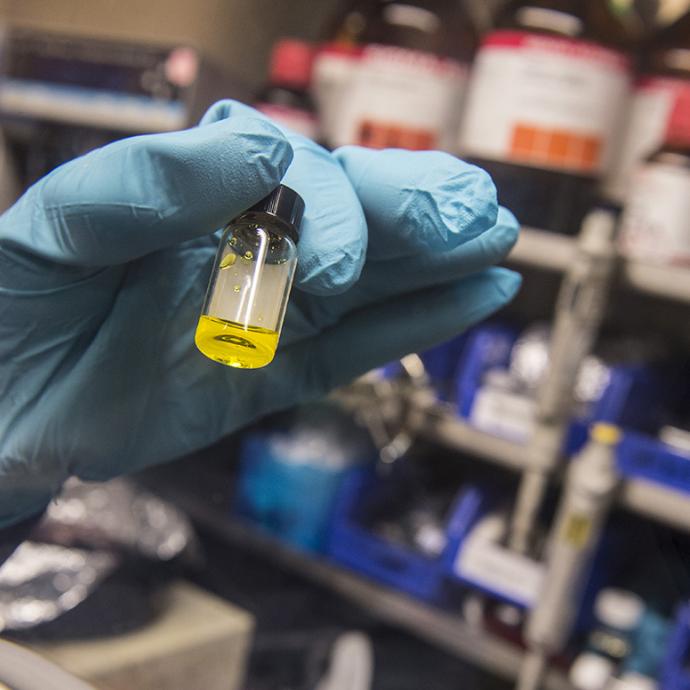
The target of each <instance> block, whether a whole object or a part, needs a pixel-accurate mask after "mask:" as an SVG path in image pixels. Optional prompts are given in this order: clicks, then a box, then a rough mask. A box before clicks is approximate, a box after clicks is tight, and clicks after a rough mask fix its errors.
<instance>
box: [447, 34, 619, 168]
mask: <svg viewBox="0 0 690 690" xmlns="http://www.w3.org/2000/svg"><path fill="white" fill-rule="evenodd" d="M628 94H629V68H628V61H627V59H626V58H625V57H624V56H623V55H621V54H619V53H617V52H615V51H612V50H608V49H607V48H603V47H601V46H598V45H596V44H593V43H588V42H585V41H579V40H574V39H566V38H556V37H551V36H541V35H535V34H531V33H527V32H523V31H495V32H493V33H491V34H490V35H489V36H488V37H487V39H486V40H485V42H484V43H483V45H482V48H481V49H480V51H479V54H478V56H477V59H476V62H475V66H474V71H473V75H472V79H471V82H470V86H469V93H468V101H467V109H466V112H465V116H464V118H463V123H462V126H461V128H460V138H459V145H460V152H461V153H462V154H464V155H471V156H478V157H482V158H488V159H492V160H498V161H505V162H513V163H518V164H523V165H529V166H534V167H539V168H546V169H553V170H561V171H566V172H573V173H578V174H583V175H599V174H601V173H602V172H603V171H605V170H606V169H607V167H608V166H609V165H610V161H611V158H612V154H613V151H614V149H615V139H616V135H617V134H618V130H619V126H620V119H621V116H622V114H623V110H624V106H625V103H626V100H627V97H628Z"/></svg>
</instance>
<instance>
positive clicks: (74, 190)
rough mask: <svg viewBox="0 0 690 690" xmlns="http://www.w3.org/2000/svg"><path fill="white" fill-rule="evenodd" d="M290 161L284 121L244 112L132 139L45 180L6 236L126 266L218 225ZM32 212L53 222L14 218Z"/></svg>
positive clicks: (79, 260) (11, 219)
mask: <svg viewBox="0 0 690 690" xmlns="http://www.w3.org/2000/svg"><path fill="white" fill-rule="evenodd" d="M291 160H292V147H291V146H290V144H289V142H288V140H287V139H286V138H285V136H284V135H283V134H282V133H281V132H280V131H279V130H278V129H277V128H276V127H274V126H273V125H271V124H270V123H269V122H267V121H266V120H264V119H262V118H255V117H251V116H248V115H244V114H243V115H241V116H238V117H233V118H229V119H225V120H222V121H219V122H215V123H213V124H209V125H207V126H203V127H195V128H193V129H188V130H184V131H181V132H170V133H165V134H153V135H145V136H139V137H133V138H130V139H124V140H121V141H118V142H115V143H114V144H110V145H108V146H105V147H103V148H102V149H97V150H96V151H93V152H91V153H89V154H87V155H85V156H83V157H81V158H78V159H76V160H74V161H71V162H70V163H67V164H65V165H63V166H61V167H60V168H58V169H57V170H55V171H53V172H52V173H51V174H50V175H48V176H47V177H45V178H44V179H43V180H41V181H40V182H38V183H37V184H36V185H35V186H34V187H33V188H31V190H29V192H28V193H27V195H25V197H24V198H23V199H22V200H20V202H18V204H17V205H15V207H13V208H12V209H10V211H9V212H8V213H7V214H5V216H4V217H3V218H2V221H0V239H2V238H8V237H9V239H10V240H12V241H13V242H14V243H15V244H16V245H18V246H20V247H22V248H23V249H25V250H27V251H28V252H29V253H33V254H36V255H39V256H41V257H42V258H46V259H49V260H52V261H56V262H58V263H64V264H73V265H79V266H104V265H112V264H118V263H124V262H126V261H129V260H132V259H135V258H138V257H140V256H143V255H145V254H148V253H150V252H153V251H156V250H158V249H161V248H163V247H166V246H170V245H174V244H177V243H179V242H183V241H185V240H189V239H192V238H195V237H199V236H202V235H205V234H208V233H211V232H213V231H214V230H216V229H217V228H219V227H221V226H222V225H224V224H225V223H226V222H228V221H229V220H231V219H232V218H233V217H235V216H237V215H238V214H239V213H241V212H242V211H243V210H245V209H247V208H249V207H250V206H252V205H253V204H254V203H256V202H257V201H259V200H260V199H261V198H262V197H264V196H266V194H268V193H269V192H270V191H271V190H273V189H274V188H275V187H276V186H277V185H278V184H279V183H280V180H281V179H282V177H283V175H284V174H285V171H286V170H287V168H288V166H289V164H290V162H291ZM29 212H30V213H31V214H32V216H31V217H35V216H34V215H33V214H34V213H39V214H41V215H42V216H43V217H44V220H45V221H47V222H40V223H32V224H31V232H29V233H27V232H26V227H27V225H28V224H29V223H28V222H27V221H26V220H24V222H21V217H15V216H21V214H22V213H29ZM15 234H16V236H13V235H15Z"/></svg>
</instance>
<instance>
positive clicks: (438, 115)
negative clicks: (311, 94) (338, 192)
mask: <svg viewBox="0 0 690 690" xmlns="http://www.w3.org/2000/svg"><path fill="white" fill-rule="evenodd" d="M466 82H467V69H466V68H465V67H464V66H463V65H462V64H461V63H459V62H457V61H455V60H450V59H443V58H439V57H436V56H435V55H432V54H430V53H425V52H421V51H416V50H407V49H404V48H395V47H392V46H382V45H369V46H367V47H366V48H365V49H364V52H363V54H362V57H361V58H360V61H359V64H358V66H357V69H356V72H355V74H354V77H353V78H352V81H351V83H350V87H349V89H348V90H347V96H346V98H344V100H343V110H342V112H341V113H340V117H339V120H338V124H337V126H336V131H335V133H334V139H335V144H336V145H338V146H341V145H344V144H358V145H361V146H369V147H372V148H388V147H392V148H405V149H413V150H422V149H442V150H452V148H453V139H454V132H455V130H456V128H457V125H458V122H459V119H460V108H461V106H462V98H463V94H464V91H465V84H466Z"/></svg>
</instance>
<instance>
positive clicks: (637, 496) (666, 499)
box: [618, 479, 690, 532]
mask: <svg viewBox="0 0 690 690" xmlns="http://www.w3.org/2000/svg"><path fill="white" fill-rule="evenodd" d="M618 502H619V504H620V505H621V506H623V507H624V508H627V509H628V510H630V511H632V512H634V513H638V514H639V515H644V516H645V517H648V518H651V519H653V520H656V521H657V522H661V523H663V524H666V525H669V526H671V527H675V528H677V529H681V530H684V531H686V532H690V494H688V493H685V492H683V491H678V490H676V489H671V488H669V487H666V486H663V485H661V484H655V483H654V482H650V481H646V480H643V479H628V480H626V481H625V482H624V483H623V486H622V487H621V491H620V494H619V497H618Z"/></svg>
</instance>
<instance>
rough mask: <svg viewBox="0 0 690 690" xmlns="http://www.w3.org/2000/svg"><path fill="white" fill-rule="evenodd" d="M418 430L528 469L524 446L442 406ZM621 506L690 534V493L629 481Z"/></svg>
mask: <svg viewBox="0 0 690 690" xmlns="http://www.w3.org/2000/svg"><path fill="white" fill-rule="evenodd" d="M416 430H417V432H418V433H420V434H421V435H422V436H424V437H425V438H429V439H432V440H435V441H437V442H438V443H441V444H443V445H445V446H447V447H449V448H453V449H455V450H461V451H463V452H466V453H470V454H472V455H474V456H476V457H478V458H482V459H484V460H487V461H489V462H492V463H495V464H498V465H501V466H502V467H506V468H508V469H512V470H516V471H521V470H524V468H525V465H526V461H525V446H523V445H520V444H517V443H513V442H511V441H508V440H506V439H502V438H499V437H497V436H492V435H491V434H488V433H486V432H484V431H480V430H479V429H475V428H473V427H471V426H470V425H469V424H468V423H467V422H465V421H464V420H462V419H460V418H458V417H456V416H455V415H454V414H453V413H452V412H451V411H450V410H447V409H444V408H443V406H441V405H439V406H436V407H435V408H432V409H430V410H427V411H425V412H424V413H423V414H420V415H419V416H418V426H416ZM618 503H619V505H621V506H622V507H624V508H626V509H628V510H630V511H632V512H635V513H638V514H639V515H643V516H646V517H649V518H652V519H654V520H656V521H657V522H660V523H663V524H666V525H669V526H671V527H675V528H676V529H681V530H684V531H687V532H690V494H689V493H684V492H682V491H678V490H676V489H672V488H670V487H666V486H663V485H662V484H656V483H654V482H651V481H648V480H643V479H626V480H624V481H623V483H622V486H621V490H620V492H619V496H618Z"/></svg>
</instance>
